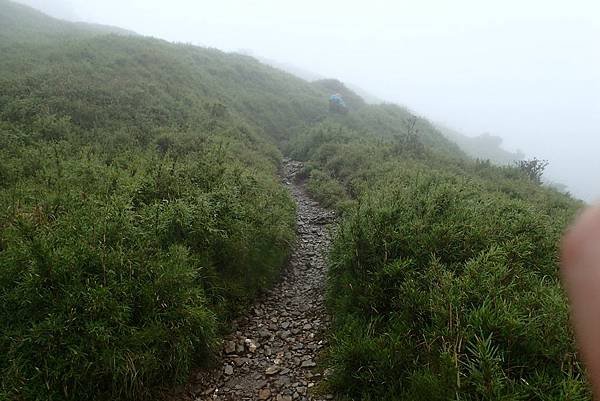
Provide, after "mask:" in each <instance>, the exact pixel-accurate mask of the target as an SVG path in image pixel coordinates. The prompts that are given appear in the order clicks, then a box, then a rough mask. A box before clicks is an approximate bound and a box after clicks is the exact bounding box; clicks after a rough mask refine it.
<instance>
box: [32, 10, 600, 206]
mask: <svg viewBox="0 0 600 401" xmlns="http://www.w3.org/2000/svg"><path fill="white" fill-rule="evenodd" d="M21 2H22V3H25V4H29V5H32V6H34V7H36V8H38V9H41V10H43V11H45V12H47V13H49V14H51V15H54V16H57V17H62V18H66V19H71V20H81V21H88V22H95V23H103V24H110V25H117V26H120V27H123V28H127V29H131V30H134V31H136V32H138V33H141V34H144V35H151V36H155V37H160V38H164V39H167V40H171V41H179V42H187V43H194V44H198V45H204V46H210V47H216V48H219V49H222V50H226V51H236V50H238V49H249V50H251V51H252V52H253V53H254V54H256V55H260V56H261V57H264V58H267V59H272V60H277V61H278V62H281V63H286V64H291V65H294V66H296V67H298V68H300V69H304V70H308V71H313V72H314V73H316V74H319V75H323V76H328V77H335V78H338V79H340V80H342V81H345V82H349V83H352V84H354V85H356V86H358V87H361V88H363V89H364V90H366V91H367V92H370V93H372V94H373V95H375V96H377V97H379V98H382V99H384V100H386V101H392V102H395V103H400V104H402V105H406V106H407V107H409V108H410V109H412V110H413V111H415V112H416V113H418V114H420V115H423V116H425V117H427V118H429V119H431V120H434V121H437V122H440V123H443V124H445V125H447V126H449V127H451V128H453V129H456V130H459V131H461V132H463V133H465V134H467V135H478V134H481V133H483V132H490V133H492V134H494V135H499V136H501V137H503V138H504V140H505V147H506V148H507V149H509V150H516V149H521V150H523V151H524V152H525V153H526V154H527V155H528V156H529V157H533V156H537V157H539V158H543V159H547V160H549V161H550V166H549V167H548V169H547V174H546V176H547V177H549V178H550V179H552V180H555V181H558V182H561V183H564V184H566V185H567V186H568V187H569V189H570V190H571V191H572V192H573V193H574V195H576V196H578V197H580V198H583V199H585V200H588V201H591V200H593V199H596V198H599V197H600V158H599V157H598V156H597V154H596V153H597V152H598V151H600V146H599V145H600V51H599V48H600V46H599V43H600V2H598V1H597V0H571V1H568V2H567V1H564V0H559V1H556V0H527V1H526V0H502V1H500V0H496V1H481V0H454V1H448V0H412V1H406V0H399V1H392V0H388V1H382V0H371V1H353V0H347V1H340V0H330V1H327V2H323V1H322V0H318V1H317V0H304V1H284V0H263V1H259V0H254V1H253V0H216V1H214V0H213V1H204V0H202V1H197V0H171V1H168V2H165V1H160V0H129V1H127V0H102V1H100V0H21Z"/></svg>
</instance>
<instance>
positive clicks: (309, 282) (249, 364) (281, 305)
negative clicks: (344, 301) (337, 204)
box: [184, 160, 334, 401]
mask: <svg viewBox="0 0 600 401" xmlns="http://www.w3.org/2000/svg"><path fill="white" fill-rule="evenodd" d="M301 169H302V164H301V163H300V162H295V161H291V160H285V161H284V166H283V171H282V183H283V184H284V185H285V186H287V187H288V188H289V190H290V192H291V193H292V195H293V197H294V199H295V200H296V203H297V211H298V213H297V230H298V238H297V243H296V246H295V249H294V251H293V254H292V256H291V259H290V261H289V263H288V266H287V268H286V269H285V270H284V271H283V273H282V277H281V279H280V281H279V282H278V284H276V285H275V286H274V287H273V288H272V289H271V290H269V291H268V292H266V293H265V294H264V296H263V297H262V298H261V299H259V300H258V301H257V303H256V304H255V305H254V306H253V307H252V308H251V309H250V310H249V311H248V313H247V314H246V315H245V316H243V317H241V318H239V319H238V320H236V321H235V322H234V324H233V327H234V332H233V333H231V334H230V335H229V336H228V337H227V338H225V341H224V345H223V349H222V356H221V360H222V361H221V365H220V366H218V367H217V368H215V369H214V370H213V371H209V372H199V373H197V374H196V375H195V376H194V381H193V382H192V383H191V384H190V385H188V386H187V388H186V391H185V393H186V395H185V397H184V399H187V400H195V401H204V400H223V401H225V400H227V401H237V400H271V401H292V400H294V401H295V400H298V401H308V400H314V401H320V400H328V399H332V398H333V397H332V396H331V395H329V394H317V393H319V392H317V391H314V390H315V388H316V387H317V386H318V384H319V382H320V381H321V380H322V379H323V373H321V372H320V371H319V369H318V368H317V360H318V358H319V355H320V354H321V353H322V351H323V349H324V348H325V347H326V346H327V340H326V337H325V330H326V328H327V325H328V317H327V314H326V310H325V305H324V302H325V279H326V267H325V254H326V252H327V248H328V246H329V236H328V234H329V232H328V228H327V225H328V224H330V223H331V222H333V219H334V216H333V213H332V212H331V211H328V210H326V209H323V208H321V207H320V206H319V205H318V204H317V203H316V202H314V201H312V200H311V199H310V198H309V197H308V195H307V194H306V192H305V190H304V188H303V187H302V185H301V184H299V183H297V182H296V180H295V177H296V174H297V173H298V172H299V171H300V170H301Z"/></svg>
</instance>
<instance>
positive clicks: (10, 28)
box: [0, 0, 134, 42]
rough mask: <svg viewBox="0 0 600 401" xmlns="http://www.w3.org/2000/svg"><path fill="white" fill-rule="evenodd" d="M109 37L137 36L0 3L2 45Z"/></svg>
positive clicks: (20, 5)
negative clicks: (8, 42) (109, 35)
mask: <svg viewBox="0 0 600 401" xmlns="http://www.w3.org/2000/svg"><path fill="white" fill-rule="evenodd" d="M107 33H115V34H122V35H133V34H134V33H133V32H130V31H127V30H125V29H121V28H116V27H110V26H105V25H97V24H86V23H71V22H66V21H62V20H59V19H56V18H52V17H49V16H47V15H45V14H43V13H41V12H39V11H37V10H34V9H32V8H30V7H27V6H25V5H22V4H18V3H15V2H13V1H10V0H0V42H3V41H7V40H11V41H18V42H30V41H36V42H39V41H46V40H54V39H60V38H62V39H65V38H68V37H70V36H72V35H78V36H93V35H100V34H107Z"/></svg>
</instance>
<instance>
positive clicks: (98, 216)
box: [0, 0, 586, 400]
mask: <svg viewBox="0 0 600 401" xmlns="http://www.w3.org/2000/svg"><path fill="white" fill-rule="evenodd" d="M0 16H1V18H2V20H1V21H2V24H0V51H1V52H2V57H1V58H0V203H2V204H3V205H6V207H5V208H2V209H1V210H0V399H24V400H29V399H31V400H35V399H57V400H58V399H68V400H78V399H89V398H94V399H143V398H146V399H155V392H156V389H157V388H160V387H169V386H172V385H174V384H175V383H181V382H183V381H184V380H185V379H186V377H187V375H188V373H189V372H190V369H191V368H192V367H194V366H202V365H206V364H208V363H209V362H210V361H211V357H212V356H214V354H213V352H214V350H215V347H216V345H217V344H218V341H219V338H220V335H219V333H220V330H222V329H224V328H226V327H227V324H228V322H229V321H230V319H231V318H232V317H233V316H236V315H237V314H238V313H240V311H242V310H244V309H245V308H247V307H248V306H249V305H251V303H252V300H253V299H254V298H255V297H256V296H257V295H258V294H260V293H261V291H264V290H265V289H266V288H268V287H269V286H270V285H271V284H272V283H273V281H274V280H275V279H276V278H277V277H278V274H279V272H280V268H281V267H282V266H283V264H284V263H285V261H286V259H287V257H288V255H289V252H290V251H291V249H292V244H293V243H294V222H295V216H294V204H293V202H292V199H291V198H290V195H289V193H288V192H287V191H286V190H285V189H284V188H282V186H281V185H280V181H279V178H278V177H277V171H278V168H279V167H280V161H281V156H282V151H285V152H288V153H289V154H291V155H294V156H295V157H297V158H300V159H302V160H305V161H306V162H307V163H306V168H305V170H304V171H303V174H304V176H305V177H306V178H307V188H308V189H309V191H310V192H311V193H312V194H313V196H315V197H316V198H317V199H319V200H321V201H322V202H323V203H327V204H330V205H332V206H333V207H337V208H338V209H339V210H340V213H341V214H342V216H343V220H342V222H341V230H340V235H339V236H338V237H337V238H336V239H335V244H334V251H335V252H334V253H333V254H332V257H331V259H330V265H331V277H330V280H331V281H330V282H331V289H330V294H329V299H330V305H331V308H332V310H333V311H334V312H335V316H336V322H335V327H334V330H335V333H334V334H335V339H336V343H335V344H334V348H332V352H331V358H330V361H329V363H330V364H331V365H332V366H333V367H334V376H333V377H332V381H331V385H332V386H333V388H334V389H336V390H337V391H338V392H339V393H340V394H345V395H348V396H349V397H351V398H352V397H354V398H363V399H386V397H387V399H440V400H441V399H443V397H444V396H446V395H447V394H458V395H459V396H460V397H461V398H460V399H486V398H487V399H498V398H499V397H503V398H505V399H510V397H513V396H514V397H513V399H517V398H518V397H520V395H523V394H524V396H523V397H524V398H525V399H543V398H541V396H539V394H544V395H548V397H550V398H552V397H554V399H564V398H568V397H569V396H570V395H574V397H573V398H577V397H580V398H585V395H586V387H585V382H584V380H583V379H582V378H581V377H582V376H581V368H580V366H579V365H578V361H577V359H576V357H575V354H574V351H573V348H572V342H571V337H570V334H569V333H568V330H567V328H566V323H565V322H566V307H565V305H566V304H565V303H564V299H563V298H562V295H561V293H560V287H559V286H558V284H557V278H556V277H555V274H554V271H555V267H556V266H555V264H556V260H555V259H556V258H555V255H556V251H557V250H556V239H557V238H558V236H559V235H560V232H561V231H562V229H563V228H564V225H565V223H566V221H567V220H568V219H569V218H570V216H572V215H573V214H574V213H575V210H576V209H577V207H578V204H577V203H576V202H574V201H573V200H572V199H570V198H569V197H568V196H564V195H561V194H557V193H556V192H554V191H551V190H548V189H544V188H541V187H540V186H539V185H537V183H536V182H534V181H532V180H530V179H529V178H528V176H527V174H526V172H523V171H521V170H519V169H518V168H515V167H496V166H493V165H491V164H489V163H487V162H481V161H477V162H476V161H472V160H470V159H469V158H468V157H466V155H465V154H464V153H463V152H462V151H461V150H460V149H459V148H458V146H456V145H455V144H454V143H452V142H451V141H450V140H448V139H447V138H445V137H444V136H443V135H442V134H441V133H440V132H439V130H438V129H437V128H436V127H435V126H434V125H433V124H431V123H430V122H429V121H427V120H426V119H424V118H420V117H417V116H414V115H413V114H411V113H410V112H409V111H408V110H406V109H404V108H401V107H398V106H395V105H369V104H366V103H365V102H364V101H363V100H362V99H361V98H360V97H359V96H357V95H356V94H354V93H353V92H352V91H350V90H348V89H347V88H346V87H345V86H344V85H343V84H342V83H340V82H339V81H335V80H325V81H319V82H315V83H308V82H306V81H304V80H302V79H299V78H296V77H294V76H292V75H290V74H287V73H284V72H282V71H279V70H277V69H274V68H272V67H268V66H265V65H263V64H261V63H259V62H258V61H257V60H255V59H253V58H251V57H247V56H242V55H237V54H227V53H224V52H221V51H218V50H214V49H203V48H198V47H193V46H187V45H180V44H172V43H168V42H165V41H161V40H156V39H150V38H143V37H139V36H123V35H115V34H113V30H112V28H108V30H109V32H111V33H110V34H106V31H105V30H104V28H102V29H98V28H97V27H93V26H87V25H77V24H75V25H74V24H72V23H67V22H63V21H59V20H56V19H52V18H48V17H46V16H44V15H42V14H40V13H37V12H35V11H33V10H31V9H27V8H24V7H22V6H17V5H15V4H14V3H11V2H7V1H5V0H0ZM332 92H341V93H343V94H344V95H345V97H346V98H347V100H348V103H349V105H350V112H349V113H348V114H345V115H342V114H335V113H330V112H329V111H328V104H327V102H328V98H329V95H330V94H331V93H332ZM520 278H523V279H522V281H520ZM437 289H440V291H442V290H443V291H442V292H440V293H441V294H442V295H443V296H439V294H438V293H437V292H436V291H437ZM436 294H437V295H436ZM509 295H510V296H509ZM449 310H452V311H461V314H460V316H458V317H456V319H455V317H454V312H452V313H450V317H449V316H448V315H447V314H446V312H447V311H449ZM531 311H534V312H535V313H533V314H532V313H531ZM536 316H553V317H556V318H553V319H546V320H543V321H541V320H540V319H537V318H536ZM448 319H450V320H448ZM449 321H450V322H451V324H450V325H448V322H449ZM448 327H450V328H448ZM511 333H516V336H517V337H512V334H511ZM423 339H425V340H426V341H425V342H423ZM544 341H545V342H544ZM552 343H553V344H554V345H552ZM521 344H523V345H522V346H521ZM490 349H491V350H494V352H492V353H491V354H490V353H488V354H485V352H486V350H490ZM448 350H453V352H454V353H453V354H452V355H449V354H448V353H447V352H448ZM496 350H497V351H496ZM565 355H566V356H565ZM504 356H506V358H505V357H504ZM452 358H453V359H452ZM486 358H487V359H486ZM424 361H425V362H424ZM490 361H491V362H490ZM489 363H492V365H491V366H492V367H493V370H492V371H491V372H486V375H487V376H486V375H481V374H479V373H478V372H479V371H478V370H477V369H479V368H478V367H479V366H489ZM573 372H574V373H573ZM456 377H459V378H462V379H461V380H462V382H459V383H457V382H456V381H455V380H454V379H455V378H456ZM485 377H492V378H493V379H494V380H495V381H494V383H493V384H494V386H496V387H494V386H492V387H490V385H489V383H487V382H485V380H484V379H483V378H485ZM389 383H397V385H389ZM462 383H466V384H464V385H463V384H462ZM527 383H533V385H532V386H529V385H527ZM490 388H491V389H492V390H493V393H489V392H486V391H487V390H488V389H490ZM490 391H491V390H490ZM496 396H498V397H496ZM536 396H537V398H536ZM523 397H522V398H523ZM550 398H548V399H550ZM578 399H579V398H578Z"/></svg>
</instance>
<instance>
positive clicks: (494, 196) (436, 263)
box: [290, 110, 590, 401]
mask: <svg viewBox="0 0 600 401" xmlns="http://www.w3.org/2000/svg"><path fill="white" fill-rule="evenodd" d="M379 112H381V110H379ZM364 113H366V111H364ZM371 116H372V117H373V114H372V115H371ZM363 121H368V120H366V118H363ZM409 128H410V126H409V127H408V128H406V130H405V131H403V132H402V131H400V132H399V133H398V134H396V135H391V136H379V137H378V136H376V135H367V134H365V133H364V132H362V131H358V130H355V129H350V128H348V126H347V125H341V124H339V123H337V122H327V123H323V124H321V125H320V126H318V127H314V128H312V129H311V130H308V131H306V132H305V133H304V134H303V135H300V136H298V137H296V138H295V139H294V141H293V142H292V143H291V144H290V152H291V154H292V155H293V156H294V157H297V158H299V159H301V160H305V161H307V168H306V169H305V176H306V177H307V179H308V181H307V186H308V189H309V191H311V193H312V194H313V196H314V197H315V198H317V199H318V200H320V201H321V202H322V203H324V204H327V205H329V206H332V207H336V208H338V209H339V210H340V212H341V213H342V215H343V219H342V222H341V224H340V227H339V228H338V231H337V236H336V238H335V241H334V246H333V250H332V253H331V255H330V271H329V294H328V299H329V306H330V310H331V314H332V316H333V317H334V328H333V333H332V337H333V344H332V349H331V350H330V355H329V362H330V364H331V367H332V368H333V376H332V378H331V380H330V385H331V387H332V390H333V391H335V392H336V393H337V394H338V395H340V397H341V399H348V400H440V401H442V400H448V399H453V400H500V399H501V400H559V399H560V400H563V399H569V400H587V399H590V393H589V389H588V387H587V383H586V380H585V378H584V374H583V368H582V367H581V365H580V363H579V361H578V359H577V355H576V351H575V347H574V344H573V340H572V334H571V332H570V329H569V323H568V315H567V312H568V308H567V303H566V300H565V297H564V295H563V293H562V290H561V288H560V284H559V279H558V274H557V272H558V262H557V261H558V246H557V244H558V242H559V239H560V236H561V233H562V231H563V230H564V227H565V225H566V224H567V223H568V221H570V219H572V217H573V216H574V214H575V213H576V211H577V210H578V208H579V207H581V203H579V202H577V201H574V200H573V199H571V198H570V197H569V196H566V195H563V194H560V193H558V192H556V191H554V190H551V189H548V188H545V187H543V186H541V185H540V184H538V183H537V181H535V180H531V179H530V178H529V177H528V175H527V174H526V172H525V171H522V170H520V169H519V168H516V167H510V166H504V167H498V166H494V165H493V164H491V163H490V162H482V161H471V160H468V159H465V158H460V157H457V155H456V153H454V154H453V153H452V152H446V153H441V152H439V150H438V148H439V147H438V148H436V147H435V146H432V145H431V144H429V143H428V142H429V141H430V139H428V138H427V137H426V136H425V137H424V136H421V135H418V134H412V133H411V131H409Z"/></svg>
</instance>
